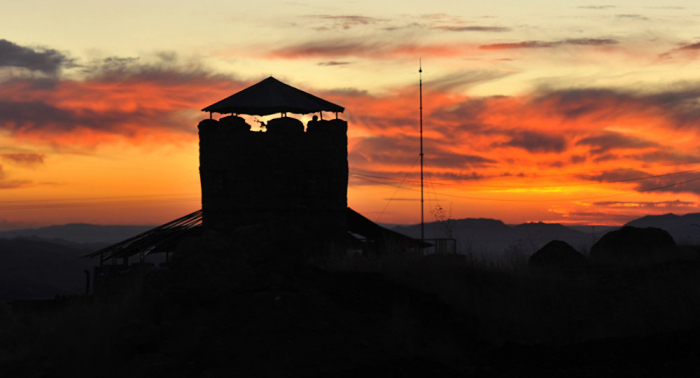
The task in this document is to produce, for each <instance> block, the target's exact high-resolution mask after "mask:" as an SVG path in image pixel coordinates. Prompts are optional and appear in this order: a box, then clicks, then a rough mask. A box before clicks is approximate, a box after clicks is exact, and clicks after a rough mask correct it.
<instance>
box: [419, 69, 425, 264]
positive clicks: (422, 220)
mask: <svg viewBox="0 0 700 378" xmlns="http://www.w3.org/2000/svg"><path fill="white" fill-rule="evenodd" d="M418 77H419V85H418V86H419V92H420V244H421V250H422V248H423V243H424V242H425V217H424V207H423V64H422V62H421V59H418Z"/></svg>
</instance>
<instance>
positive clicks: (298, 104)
mask: <svg viewBox="0 0 700 378" xmlns="http://www.w3.org/2000/svg"><path fill="white" fill-rule="evenodd" d="M343 110H344V108H343V107H340V106H338V105H335V104H333V103H330V102H328V101H325V100H322V99H320V98H318V97H315V96H313V95H310V94H308V93H306V92H303V91H301V90H298V89H296V88H293V87H291V86H289V85H287V84H284V83H282V82H280V81H278V80H276V79H274V78H272V77H269V78H267V79H265V80H263V81H262V82H260V83H258V84H255V85H253V86H251V87H249V88H247V89H244V90H242V91H241V92H238V93H236V94H234V95H233V96H231V97H228V98H226V99H224V100H221V101H219V102H217V103H215V104H213V105H210V106H208V107H206V108H204V109H203V111H207V112H210V119H206V120H203V121H201V122H200V123H199V140H200V154H199V157H200V167H199V170H200V178H201V184H202V211H203V214H202V217H203V218H202V221H203V225H204V226H205V227H206V228H211V229H214V230H218V231H223V232H229V231H231V230H233V229H235V228H236V227H239V226H246V225H254V224H261V225H266V224H273V223H274V224H279V223H282V224H289V225H293V226H294V227H298V228H300V229H302V230H303V234H304V235H303V236H304V237H305V238H308V239H309V241H310V245H313V246H321V245H323V246H329V244H330V245H332V246H333V247H341V248H342V245H343V244H344V242H345V239H346V237H347V219H346V211H347V186H348V159H347V158H348V148H347V122H346V121H344V120H341V119H338V118H337V116H338V113H339V112H342V111H343ZM323 111H329V112H334V113H335V115H336V119H333V120H322V119H321V120H318V121H312V122H309V125H308V128H307V129H306V130H305V129H304V125H303V124H302V123H301V121H299V120H297V119H295V118H291V117H286V114H287V113H295V114H309V113H320V114H321V115H323V113H322V112H323ZM214 112H217V113H222V114H231V115H229V116H226V117H223V118H221V119H219V120H218V121H217V120H214V119H212V116H211V113H214ZM275 113H281V115H282V117H280V118H276V119H272V120H270V121H268V122H267V126H266V129H267V130H266V132H254V131H251V127H250V125H249V124H247V123H246V121H245V120H244V119H243V118H241V117H238V116H237V115H238V114H246V115H259V116H265V115H271V114H275ZM321 118H322V117H321Z"/></svg>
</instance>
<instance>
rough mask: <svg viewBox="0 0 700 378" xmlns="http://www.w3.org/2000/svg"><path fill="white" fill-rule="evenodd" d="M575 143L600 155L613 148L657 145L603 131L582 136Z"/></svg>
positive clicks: (656, 145)
mask: <svg viewBox="0 0 700 378" xmlns="http://www.w3.org/2000/svg"><path fill="white" fill-rule="evenodd" d="M576 145H577V146H589V147H590V148H591V153H592V154H594V155H602V154H605V153H608V152H610V150H613V149H621V148H625V149H641V148H649V147H658V146H659V144H658V143H655V142H651V141H648V140H646V139H642V138H639V137H635V136H629V135H624V134H620V133H615V132H605V133H602V134H600V135H597V136H593V137H588V138H583V139H581V140H579V141H578V142H576Z"/></svg>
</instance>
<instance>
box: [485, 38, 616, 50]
mask: <svg viewBox="0 0 700 378" xmlns="http://www.w3.org/2000/svg"><path fill="white" fill-rule="evenodd" d="M617 43H619V42H618V41H617V40H615V39H610V38H572V39H564V40H560V41H523V42H512V43H494V44H489V45H481V46H479V48H480V49H482V50H508V49H542V48H553V47H559V46H567V45H569V46H605V45H615V44H617Z"/></svg>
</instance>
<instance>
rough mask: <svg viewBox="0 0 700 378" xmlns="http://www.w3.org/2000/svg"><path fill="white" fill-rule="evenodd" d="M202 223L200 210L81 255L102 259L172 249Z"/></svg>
mask: <svg viewBox="0 0 700 378" xmlns="http://www.w3.org/2000/svg"><path fill="white" fill-rule="evenodd" d="M201 225H202V210H197V211H195V212H193V213H190V214H187V215H185V216H184V217H181V218H178V219H175V220H174V221H172V222H168V223H166V224H164V225H162V226H158V227H156V228H154V229H152V230H148V231H146V232H144V233H141V234H138V235H136V236H134V237H131V238H129V239H126V240H124V241H121V242H119V243H117V244H114V245H111V246H109V247H106V248H103V249H100V250H99V251H96V252H93V253H91V254H89V255H85V256H83V257H96V256H100V259H101V260H102V261H105V260H109V259H111V258H113V257H114V258H121V257H129V256H133V255H136V254H139V253H144V255H147V254H151V253H158V252H167V251H172V250H174V249H175V247H176V246H177V243H179V242H180V240H182V239H183V238H184V237H185V236H188V235H190V234H191V233H192V231H195V230H198V229H199V228H200V227H201Z"/></svg>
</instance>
